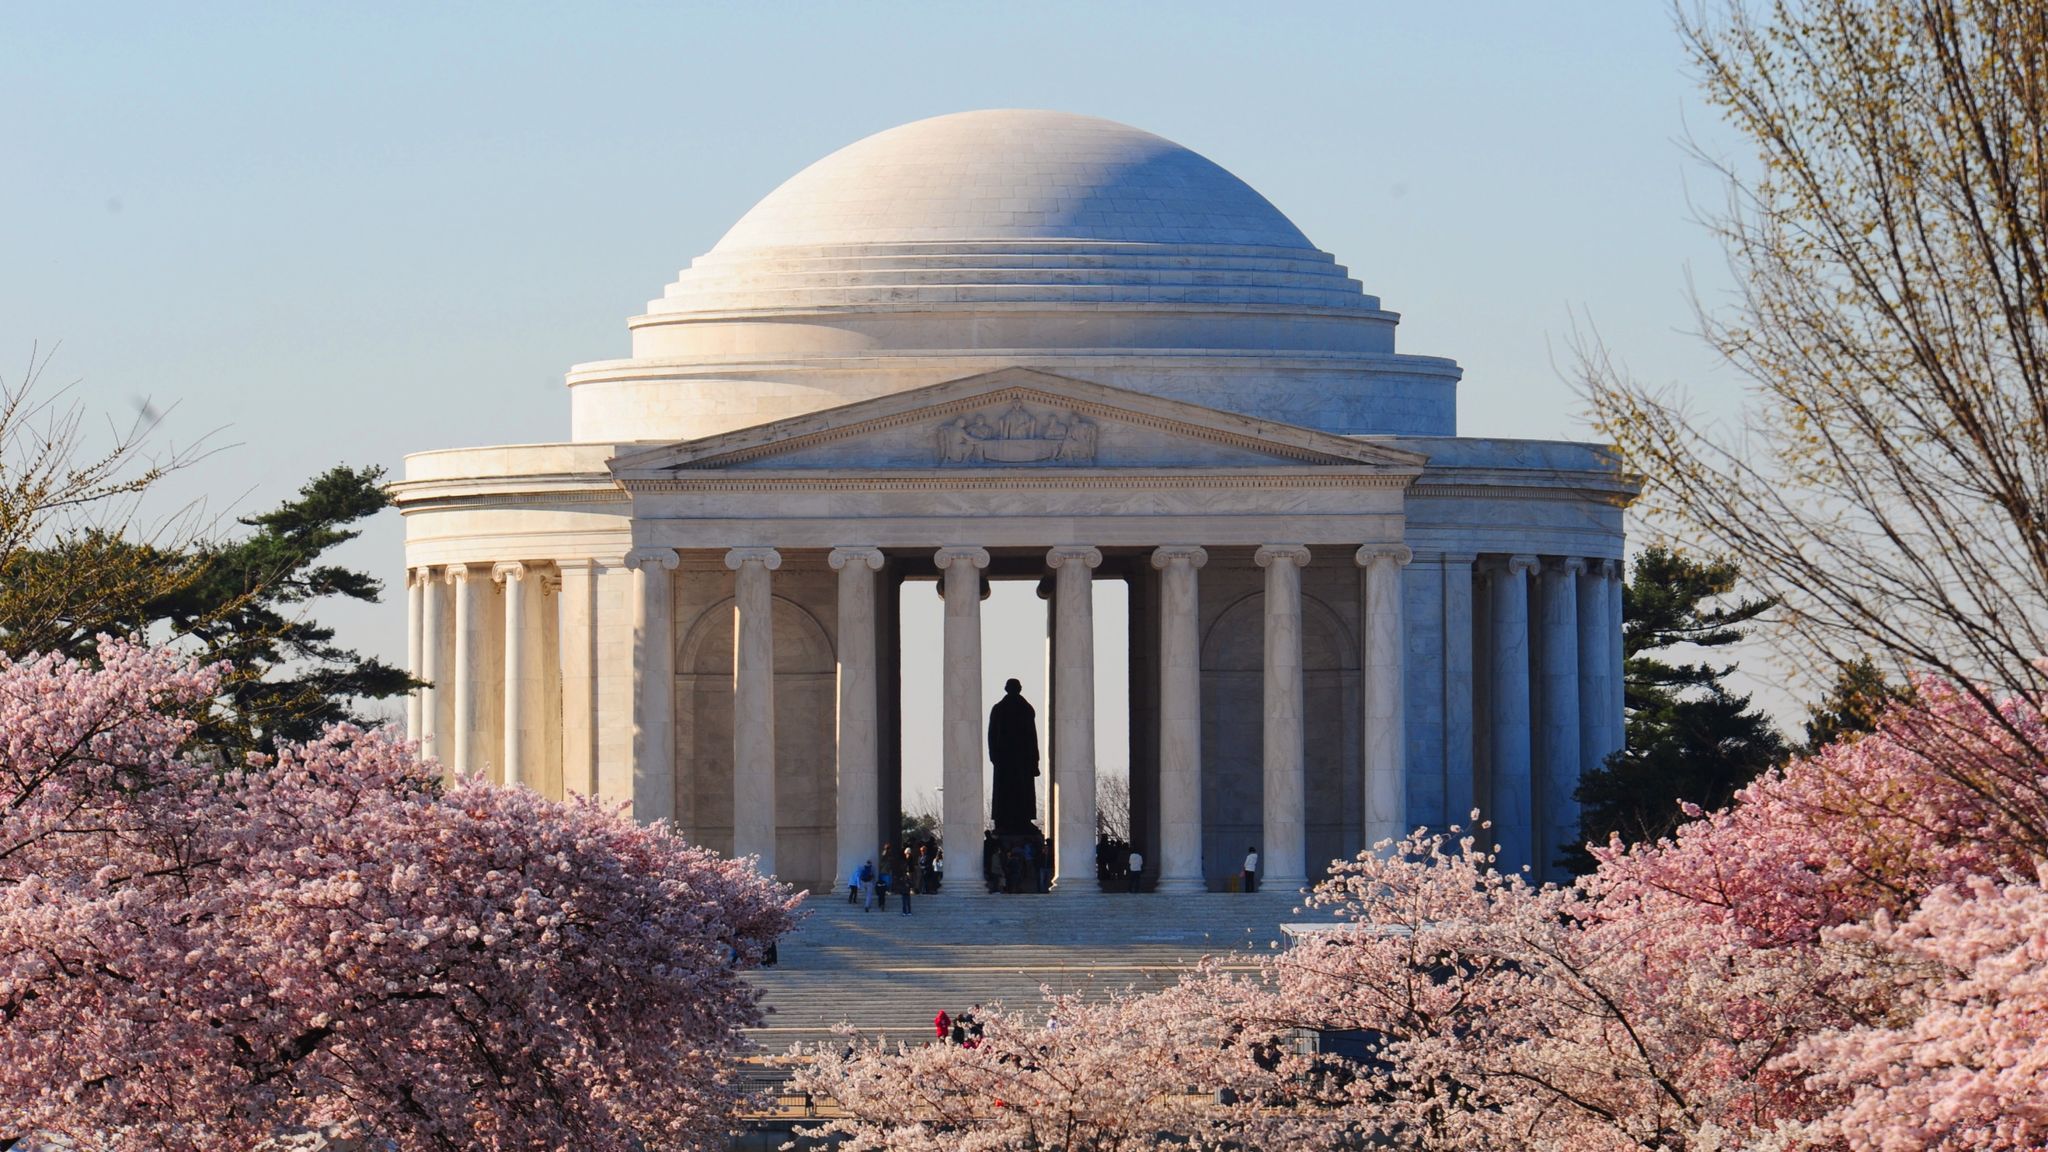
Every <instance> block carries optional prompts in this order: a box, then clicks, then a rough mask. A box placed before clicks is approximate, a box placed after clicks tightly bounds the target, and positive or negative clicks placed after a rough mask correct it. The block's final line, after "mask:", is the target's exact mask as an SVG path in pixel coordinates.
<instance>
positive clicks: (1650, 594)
mask: <svg viewBox="0 0 2048 1152" xmlns="http://www.w3.org/2000/svg"><path fill="white" fill-rule="evenodd" d="M1738 575H1739V571H1738V569H1737V568H1736V566H1735V565H1734V564H1733V563H1732V562H1730V561H1728V560H1724V559H1718V558H1709V559H1694V558H1692V557H1689V556H1685V555H1682V554H1680V553H1677V552H1674V551H1672V550H1670V549H1668V548H1664V547H1661V546H1659V547H1653V548H1650V549H1649V550H1647V551H1645V552H1644V553H1643V554H1642V555H1641V556H1639V557H1637V558H1636V561H1635V564H1634V565H1633V566H1632V568H1631V570H1630V573H1629V579H1628V582H1627V584H1626V585H1625V586H1624V587H1623V589H1622V618H1623V623H1622V652H1623V657H1624V662H1623V680H1624V692H1625V699H1626V708H1627V737H1628V743H1627V747H1625V748H1624V749H1623V750H1622V751H1620V752H1617V753H1615V754H1614V755H1613V756H1610V757H1608V760H1607V762H1606V763H1605V764H1604V765H1602V766H1601V767H1600V768H1598V769H1596V770H1594V771H1593V772H1590V773H1588V774H1587V775H1586V777H1585V778H1584V779H1583V780H1581V781H1580V783H1579V792H1578V795H1579V804H1580V833H1581V839H1582V840H1583V841H1590V842H1593V843H1601V844H1604V843H1606V842H1607V840H1608V837H1609V836H1610V834H1618V835H1620V837H1621V839H1622V840H1623V841H1624V842H1625V843H1637V842H1640V841H1645V840H1656V839H1658V838H1660V837H1663V836H1665V835H1667V834H1668V833H1670V831H1671V830H1672V829H1673V828H1674V827H1676V826H1677V825H1678V824H1679V823H1680V822H1681V821H1682V820H1683V819H1684V815H1683V813H1682V811H1681V810H1680V808H1679V805H1680V804H1681V803H1682V802H1687V801H1690V802H1691V803H1694V804H1698V805H1700V806H1702V807H1704V808H1719V807H1721V806H1723V805H1725V804H1726V803H1728V801H1729V799H1730V798H1731V797H1733V796H1734V794H1735V792H1736V790H1737V789H1739V788H1741V787H1742V786H1743V785H1744V784H1747V783H1748V782H1749V781H1751V780H1753V779H1755V778H1756V776H1757V775H1758V774H1759V773H1761V772H1762V771H1763V770H1764V769H1766V768H1768V767H1770V766H1772V765H1773V764H1777V763H1779V762H1781V761H1783V760H1784V759H1785V757H1786V755H1787V754H1788V752H1789V751H1790V749H1789V748H1788V746H1787V745H1786V742H1785V738H1784V737H1783V736H1782V735H1780V734H1779V732H1778V730H1777V728H1776V727H1775V726H1774V725H1772V723H1771V721H1770V718H1769V717H1767V716H1765V715H1764V714H1763V713H1761V712H1759V711H1757V710H1756V709H1755V708H1754V707H1752V706H1751V703H1750V698H1749V697H1748V696H1747V695H1743V694H1740V693H1736V692H1733V691H1730V690H1729V688H1728V686H1727V684H1726V680H1727V677H1728V675H1729V674H1730V673H1732V672H1733V671H1734V670H1735V667H1734V665H1732V664H1728V665H1720V664H1714V663H1709V662H1705V661H1694V662H1683V661H1682V659H1681V657H1680V653H1681V652H1683V651H1684V650H1686V649H1700V650H1708V651H1711V650H1713V649H1718V648H1725V647H1727V646H1729V645H1731V644H1735V643H1738V642H1739V641H1741V640H1742V638H1743V637H1744V635H1745V634H1746V633H1747V631H1748V629H1747V625H1749V624H1750V623H1751V622H1752V621H1754V620H1755V619H1756V618H1757V617H1758V616H1760V615H1762V614H1763V613H1764V612H1766V611H1769V610H1770V608H1771V607H1772V601H1770V600H1766V599H1734V600H1732V601H1731V600H1730V599H1729V597H1730V596H1731V594H1732V593H1733V592H1734V590H1735V582H1736V579H1737V577H1738ZM1563 860H1564V863H1565V864H1566V865H1568V866H1569V867H1571V868H1573V869H1574V870H1577V871H1585V870H1587V869H1589V868H1590V867H1591V865H1592V858H1591V857H1590V856H1589V855H1587V853H1586V851H1585V849H1584V848H1583V847H1580V846H1576V845H1575V846H1573V847H1572V848H1570V849H1568V850H1566V852H1565V854H1564V857H1563Z"/></svg>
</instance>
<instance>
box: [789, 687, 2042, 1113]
mask: <svg viewBox="0 0 2048 1152" xmlns="http://www.w3.org/2000/svg"><path fill="white" fill-rule="evenodd" d="M2043 734H2044V725H2043V721H2042V717H2041V714H2040V711H2039V709H2038V708H2037V707H2036V706H2035V705H2034V704H2033V703H2032V702H2028V701H2006V702H2002V703H2001V704H2000V705H1999V706H1998V710H1997V711H1996V712H1992V711H1988V710H1986V709H1985V708H1984V707H1983V706H1982V705H1980V704H1979V703H1977V702H1976V700H1975V699H1973V698H1972V697H1971V696H1970V694H1968V693H1965V692H1961V691H1958V690H1957V689H1956V688H1955V687H1954V686H1953V685H1947V684H1943V683H1941V682H1936V681H1924V682H1921V683H1919V684H1916V685H1915V698H1914V700H1913V701H1912V702H1911V703H1908V704H1902V705H1899V706H1897V707H1895V708H1894V709H1893V710H1892V711H1891V712H1890V713H1889V714H1888V715H1887V716H1886V717H1885V718H1884V719H1883V721H1882V723H1881V724H1880V726H1879V728H1878V730H1877V731H1876V732H1875V733H1873V734H1870V735H1868V736H1865V737H1863V738H1861V739H1856V740H1852V741H1848V742H1844V743H1842V744H1838V745H1836V746H1833V747H1830V748H1828V749H1825V750H1824V751H1822V752H1821V753H1820V754H1819V755H1818V756H1815V757H1812V758H1810V759H1804V760H1798V761H1794V762H1793V763H1791V764H1788V765H1787V766H1785V767H1784V768H1783V769H1781V770H1779V771H1775V772H1772V773H1770V774H1767V775H1766V776H1765V777H1764V778H1762V779H1760V780H1758V781H1757V782H1756V783H1754V784H1753V785H1751V786H1750V787H1749V788H1747V789H1745V790H1744V791H1743V792H1742V793H1740V794H1739V795H1738V796H1737V797H1736V799H1735V801H1734V803H1733V804H1731V805H1730V806H1729V807H1728V808H1727V809H1725V810H1723V811H1719V812H1712V813H1705V812H1694V813H1692V815H1693V816H1694V819H1693V820H1691V821H1690V822H1689V823H1687V824H1686V825H1684V826H1683V827H1681V828H1680V830H1679V831H1678V832H1677V834H1676V835H1675V836H1674V837H1672V838H1671V839H1670V840H1668V841H1665V842H1662V843H1656V844H1646V845H1638V846H1635V847H1632V848H1623V847H1621V846H1620V845H1618V844H1616V845H1608V846H1602V847H1599V848H1597V849H1596V850H1595V857H1596V859H1597V861H1598V865H1599V866H1598V868H1597V870H1596V871H1595V872H1594V873H1593V874H1592V875H1591V876H1588V877H1584V878H1582V879H1581V880H1579V881H1578V882H1576V883H1574V884H1572V885H1570V886H1565V887H1545V888H1534V887H1531V886H1530V885H1528V884H1526V883H1525V882H1524V881H1523V880H1522V879H1521V878H1520V877H1517V876H1511V875H1503V874H1501V873H1498V872H1496V871H1494V870H1493V867H1492V865H1493V859H1492V856H1491V855H1490V853H1489V852H1488V851H1487V850H1486V847H1485V844H1484V842H1483V841H1480V840H1478V839H1477V838H1476V836H1473V835H1462V836H1455V837H1444V836H1427V835H1422V834H1419V833H1418V834H1417V835H1415V836H1412V837H1410V838H1408V839H1405V840H1403V841H1401V842H1399V843H1396V844H1388V845H1380V846H1378V847H1377V848H1376V849H1375V850H1373V851H1368V852H1366V853H1363V854H1361V855H1360V856H1359V857H1358V858H1357V859H1356V860H1352V861H1348V862H1345V863H1343V864H1341V865H1339V866H1338V867H1337V868H1336V869H1335V872H1334V874H1333V875H1332V877H1331V878H1330V879H1329V880H1328V881H1326V882H1325V883H1323V884H1322V885H1321V886H1320V887H1319V888H1318V889H1317V892H1316V894H1315V898H1314V903H1315V904H1316V905H1318V906H1319V907H1321V908H1323V909H1324V910H1326V911H1330V912H1334V913H1336V914H1337V916H1338V917H1339V918H1340V921H1341V923H1340V925H1339V926H1338V927H1337V928H1336V929H1335V930H1334V931H1332V932H1329V933H1327V934H1325V935H1322V936H1319V937H1316V938H1312V939H1309V940H1306V941H1303V942H1301V943H1298V944H1296V945H1295V946H1293V947H1291V948H1289V949H1288V950H1286V951H1284V952H1280V953H1278V954H1277V955H1274V956H1272V957H1271V958H1270V959H1268V960H1267V961H1266V962H1265V963H1263V964H1262V965H1261V966H1260V971H1259V973H1258V975H1257V976H1256V977H1239V976H1232V975H1231V974H1229V973H1228V972H1225V971H1222V970H1212V971H1207V972H1204V973H1202V974H1200V975H1198V976H1196V977H1193V978H1190V979H1189V980H1186V981H1184V982H1183V983H1182V984H1180V985H1179V986H1178V987H1175V988H1173V989H1171V990H1169V991H1167V992H1163V993H1158V994H1154V995H1149V996H1147V995H1135V994H1133V995H1119V996H1114V997H1111V998H1110V999H1109V1000H1108V1001H1107V1002H1105V1003H1104V1004H1102V1005H1100V1006H1097V1005H1093V1004H1088V1005H1083V1004H1077V1003H1071V1002H1060V1003H1057V1004H1055V1005H1054V1006H1053V1007H1052V1011H1053V1013H1054V1014H1055V1015H1056V1016H1057V1017H1058V1018H1059V1019H1060V1020H1061V1025H1062V1026H1061V1028H1060V1029H1059V1030H1058V1031H1057V1032H1056V1033H1052V1034H1045V1033H1043V1032H1040V1031H1033V1030H1032V1028H1031V1026H1030V1025H1029V1024H1027V1023H1026V1022H1024V1021H1022V1020H1021V1019H1013V1018H1009V1017H1006V1018H1005V1025H1004V1031H1003V1033H1002V1036H1003V1037H1004V1040H1003V1043H1004V1045H1005V1047H1001V1048H999V1049H998V1051H1001V1052H1005V1053H1007V1054H1008V1055H1009V1056H1010V1057H1011V1060H1010V1061H1009V1062H1005V1061H1002V1060H993V1058H992V1056H991V1055H990V1054H987V1053H982V1052H980V1051H979V1050H976V1051H962V1050H958V1049H948V1048H943V1047H941V1048H933V1049H922V1050H917V1049H911V1050H897V1051H892V1050H889V1049H886V1048H883V1047H880V1046H867V1047H862V1048H858V1049H856V1051H855V1052H854V1053H853V1054H852V1055H850V1056H846V1057H826V1058H824V1059H822V1060H820V1061H819V1062H818V1064H817V1065H816V1066H815V1067H814V1068H813V1069H812V1071H811V1073H810V1076H811V1080H810V1083H811V1084H812V1085H813V1086H814V1088H816V1089H818V1090H820V1091H824V1092H827V1093H829V1094H832V1095H834V1096H838V1097H840V1098H841V1099H845V1100H849V1101H851V1102H852V1103H851V1106H850V1107H851V1112H852V1115H851V1117H850V1118H849V1119H847V1120H845V1121H842V1122H840V1123H839V1124H837V1125H835V1126H834V1130H835V1131H837V1132H840V1133H842V1134H844V1135H847V1136H848V1137H849V1138H850V1139H851V1140H852V1141H853V1142H854V1143H853V1144H852V1146H853V1147H855V1148H862V1149H866V1148H874V1149H880V1148H885V1147H887V1148H897V1147H902V1148H926V1147H929V1148H940V1147H961V1148H976V1149H1020V1150H1021V1149H1026V1148H1044V1147H1087V1148H1108V1147H1144V1146H1149V1144H1150V1142H1151V1141H1152V1140H1154V1139H1156V1138H1171V1139H1174V1140H1180V1141H1186V1142H1189V1143H1190V1144H1192V1145H1195V1146H1203V1145H1209V1144H1216V1143H1227V1142H1231V1141H1237V1142H1239V1143H1240V1145H1241V1146H1245V1147H1288V1148H1295V1147H1303V1148H1313V1147H1355V1146H1361V1145H1370V1146H1383V1147H1391V1148H1409V1149H1442V1150H1445V1152H1450V1150H1453V1149H1455V1150H1459V1152H1468V1150H1480V1149H1501V1150H1508V1149H1514V1150H1517V1152H1519V1150H1524V1149H1539V1150H1543V1149H1548V1150H1556V1152H1567V1150H1569V1152H1605V1150H1615V1152H1620V1150H1623V1149H1628V1150H1640V1149H1669V1150H1673V1152H1678V1150H1702V1152H1704V1150H1718V1149H1737V1148H1744V1149H1757V1150H1766V1149H1794V1148H1816V1149H1866V1148H1868V1149H1881V1150H1884V1152H1892V1150H1903V1149H1908V1148H1913V1149H1919V1148H1943V1149H1949V1148H1953V1149H2022V1148H2038V1147H2041V1146H2042V1145H2043V1142H2044V1134H2048V1100H2044V1089H2043V1087H2042V1085H2043V1083H2044V1080H2048V896H2044V894H2043V893H2042V890H2041V886H2040V879H2041V875H2042V874H2041V873H2040V872H2039V871H2038V869H2039V868H2040V866H2041V863H2042V862H2041V860H2040V859H2039V853H2040V849H2041V846H2042V845H2043V844H2044V843H2048V838H2044V830H2048V771H2044V766H2043V765H2042V764H2040V763H2039V762H2038V760H2037V759H2036V758H2034V757H2033V756H2032V755H2031V754H2030V752H2029V751H2028V749H2029V747H2030V746H2032V747H2039V746H2041V743H2042V741H2041V737H2042V735H2043ZM1483 830H1484V829H1483V826H1481V831H1482V832H1483ZM1454 832H1455V830H1454ZM1070 1018H1071V1019H1072V1020H1073V1021H1074V1022H1075V1025H1076V1026H1075V1027H1073V1028H1071V1029H1069V1028H1068V1027H1067V1021H1068V1020H1069V1019H1070ZM1141 1022H1142V1023H1141ZM1145 1027H1156V1028H1159V1029H1164V1030H1166V1032H1167V1033H1168V1034H1169V1035H1172V1036H1174V1037H1176V1038H1178V1040H1179V1042H1178V1043H1175V1044H1171V1045H1168V1044H1161V1043H1158V1042H1156V1041H1155V1040H1153V1039H1151V1038H1150V1037H1151V1036H1152V1035H1153V1034H1152V1033H1148V1032H1146V1031H1144V1028H1145ZM1331 1029H1348V1030H1361V1031H1363V1032H1364V1033H1365V1034H1366V1035H1368V1036H1369V1037H1371V1038H1372V1040H1373V1045H1374V1047H1373V1053H1372V1057H1371V1059H1369V1060H1367V1061H1365V1062H1364V1063H1362V1064H1360V1065H1357V1066H1356V1067H1355V1069H1354V1070H1353V1071H1354V1073H1355V1075H1354V1076H1353V1077H1352V1078H1349V1079H1348V1080H1347V1079H1345V1078H1342V1077H1334V1076H1331V1075H1329V1074H1328V1066H1327V1064H1325V1065H1323V1066H1321V1067H1320V1068H1319V1067H1318V1066H1317V1065H1315V1064H1313V1063H1311V1062H1309V1061H1307V1060H1306V1058H1304V1057H1302V1056H1299V1055H1289V1056H1286V1057H1284V1058H1282V1059H1279V1060H1273V1059H1264V1060H1254V1059H1248V1054H1249V1053H1252V1052H1260V1051H1270V1049H1268V1048H1266V1047H1265V1046H1266V1045H1267V1044H1268V1043H1279V1044H1281V1045H1283V1046H1291V1045H1292V1043H1293V1042H1294V1039H1295V1038H1297V1037H1301V1036H1303V1035H1305V1034H1307V1033H1309V1032H1314V1031H1318V1030H1331ZM1226 1040H1227V1041H1229V1043H1227V1044H1226V1043H1225V1041H1226ZM1026 1052H1043V1053H1046V1054H1048V1055H1051V1056H1052V1057H1053V1059H1051V1060H1050V1061H1047V1060H1033V1059H1031V1058H1029V1057H1026V1056H1025V1053H1026ZM992 1060H993V1062H992ZM1049 1068H1058V1069H1061V1070H1073V1071H1075V1072H1079V1071H1082V1070H1086V1071H1087V1073H1088V1076H1084V1077H1075V1078H1072V1079H1068V1080H1061V1079H1058V1078H1056V1077H1051V1076H1048V1075H1045V1074H1044V1073H1043V1070H1044V1069H1049ZM1089 1077H1093V1078H1094V1082H1091V1081H1090V1079H1089ZM1184 1080H1191V1081H1192V1082H1193V1084H1194V1086H1197V1087H1200V1088H1204V1089H1212V1088H1218V1087H1228V1088H1232V1089H1235V1090H1236V1091H1237V1094H1238V1096H1239V1099H1240V1103H1238V1104H1235V1105H1229V1106H1220V1105H1214V1104H1210V1105H1207V1106H1195V1105H1194V1104H1192V1103H1191V1102H1190V1101H1191V1100H1192V1099H1193V1098H1192V1097H1186V1096H1173V1095H1171V1094H1169V1093H1167V1092H1165V1091H1164V1086H1166V1085H1172V1084H1178V1083H1181V1082H1182V1081H1184ZM1148 1092H1149V1094H1148ZM1012 1097H1015V1098H1019V1099H1023V1100H1025V1101H1027V1104H1026V1105H1025V1107H1024V1108H1023V1109H1022V1110H1021V1112H1017V1113H1013V1112H1011V1111H1010V1110H1009V1109H1008V1107H1007V1105H1008V1103H1009V1100H1010V1099H1011V1098H1012ZM996 1099H1002V1100H1004V1101H1005V1106H1004V1107H1001V1108H998V1107H997V1106H996V1105H994V1104H993V1103H992V1101H994V1100H996ZM1026 1117H1031V1118H1036V1120H1034V1121H1031V1122H1027V1120H1026ZM1046 1117H1055V1118H1057V1119H1058V1121H1059V1123H1058V1124H1057V1125H1056V1126H1052V1127H1048V1126H1047V1125H1046V1123H1045V1122H1044V1120H1043V1118H1046Z"/></svg>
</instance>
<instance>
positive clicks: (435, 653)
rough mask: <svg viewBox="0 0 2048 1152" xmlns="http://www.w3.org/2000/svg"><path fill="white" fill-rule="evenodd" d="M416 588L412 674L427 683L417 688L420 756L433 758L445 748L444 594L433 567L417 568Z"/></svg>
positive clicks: (445, 602) (445, 612)
mask: <svg viewBox="0 0 2048 1152" xmlns="http://www.w3.org/2000/svg"><path fill="white" fill-rule="evenodd" d="M419 589H420V650H419V655H418V657H417V659H416V660H415V662H414V665H413V668H414V671H413V675H415V676H417V677H419V678H420V679H422V680H424V681H426V682H427V686H426V687H424V688H422V689H420V690H419V698H420V719H419V742H420V755H421V756H423V757H427V758H430V759H431V758H434V757H438V756H441V755H444V754H445V753H446V752H447V749H445V748H443V747H441V741H440V736H441V701H442V700H443V699H446V697H444V696H442V694H441V693H442V691H443V690H444V689H445V687H446V685H443V684H442V683H441V677H442V676H443V675H445V674H446V673H447V671H448V670H447V669H445V668H443V667H441V644H442V642H443V640H444V639H445V638H446V636H447V626H448V625H447V616H448V613H447V611H446V605H447V597H446V596H445V595H443V593H442V592H441V589H440V588H439V587H438V580H437V579H436V576H435V573H434V570H433V569H432V568H422V569H420V570H419Z"/></svg>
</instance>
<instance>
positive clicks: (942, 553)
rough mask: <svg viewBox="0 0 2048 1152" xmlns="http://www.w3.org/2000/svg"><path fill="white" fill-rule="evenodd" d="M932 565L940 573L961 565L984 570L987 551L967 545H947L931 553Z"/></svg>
mask: <svg viewBox="0 0 2048 1152" xmlns="http://www.w3.org/2000/svg"><path fill="white" fill-rule="evenodd" d="M932 563H934V564H937V565H938V566H939V570H940V571H944V570H946V569H948V568H951V567H952V566H953V565H955V564H961V563H966V564H972V565H973V566H974V567H976V568H986V567H988V549H986V548H976V547H974V546H972V545H967V544H948V545H947V546H946V547H944V548H941V549H939V550H938V551H937V552H934V553H932Z"/></svg>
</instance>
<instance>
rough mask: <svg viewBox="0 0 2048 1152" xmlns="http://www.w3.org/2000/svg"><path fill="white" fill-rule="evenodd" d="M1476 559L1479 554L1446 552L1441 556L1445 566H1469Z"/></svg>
mask: <svg viewBox="0 0 2048 1152" xmlns="http://www.w3.org/2000/svg"><path fill="white" fill-rule="evenodd" d="M1478 559H1479V554H1478V553H1477V552H1446V553H1444V554H1443V562H1444V563H1446V564H1470V563H1472V562H1473V561H1475V560H1478Z"/></svg>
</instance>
